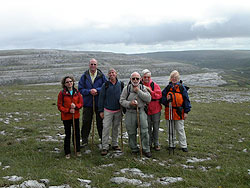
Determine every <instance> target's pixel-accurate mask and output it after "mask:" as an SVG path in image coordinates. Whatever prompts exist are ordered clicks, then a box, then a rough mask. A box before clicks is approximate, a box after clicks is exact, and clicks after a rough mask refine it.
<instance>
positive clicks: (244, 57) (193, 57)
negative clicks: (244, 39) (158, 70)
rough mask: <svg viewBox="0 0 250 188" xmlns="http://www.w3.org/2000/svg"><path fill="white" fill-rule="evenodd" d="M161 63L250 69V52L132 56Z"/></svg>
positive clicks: (188, 52) (230, 51)
mask: <svg viewBox="0 0 250 188" xmlns="http://www.w3.org/2000/svg"><path fill="white" fill-rule="evenodd" d="M134 55H135V56H142V57H148V58H152V59H157V60H161V61H177V62H182V63H187V64H191V65H195V66H198V67H201V68H204V67H206V68H215V69H218V68H219V69H232V68H239V67H250V50H193V51H165V52H153V53H141V54H134Z"/></svg>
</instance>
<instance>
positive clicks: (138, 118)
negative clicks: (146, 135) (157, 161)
mask: <svg viewBox="0 0 250 188" xmlns="http://www.w3.org/2000/svg"><path fill="white" fill-rule="evenodd" d="M137 101H138V100H137ZM136 114H137V124H138V135H139V145H140V156H141V158H142V143H141V125H140V111H139V107H138V103H137V106H136Z"/></svg>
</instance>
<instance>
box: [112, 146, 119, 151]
mask: <svg viewBox="0 0 250 188" xmlns="http://www.w3.org/2000/svg"><path fill="white" fill-rule="evenodd" d="M112 149H113V150H115V151H121V148H120V147H119V146H112Z"/></svg>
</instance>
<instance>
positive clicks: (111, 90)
mask: <svg viewBox="0 0 250 188" xmlns="http://www.w3.org/2000/svg"><path fill="white" fill-rule="evenodd" d="M122 89H123V88H122V85H121V82H120V81H118V80H117V82H116V84H115V85H113V84H112V83H111V82H110V81H107V83H106V84H105V83H104V84H103V85H102V88H101V92H100V94H99V103H98V111H99V112H103V111H104V108H106V109H109V110H119V109H120V108H121V106H120V102H119V101H120V95H121V92H122Z"/></svg>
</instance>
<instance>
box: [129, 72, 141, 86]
mask: <svg viewBox="0 0 250 188" xmlns="http://www.w3.org/2000/svg"><path fill="white" fill-rule="evenodd" d="M140 79H141V77H140V75H138V74H133V75H132V76H131V78H130V80H131V83H132V85H133V86H138V85H139V83H140Z"/></svg>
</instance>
